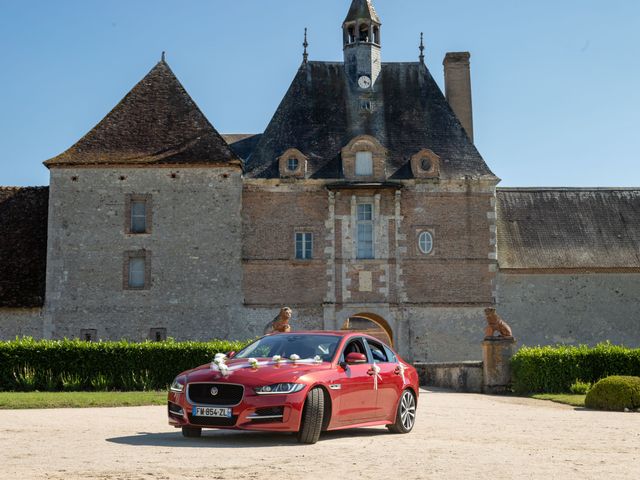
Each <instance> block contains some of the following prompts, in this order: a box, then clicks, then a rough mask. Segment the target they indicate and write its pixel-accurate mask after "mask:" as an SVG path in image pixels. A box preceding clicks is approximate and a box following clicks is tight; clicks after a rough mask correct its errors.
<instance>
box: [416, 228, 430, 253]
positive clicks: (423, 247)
mask: <svg viewBox="0 0 640 480" xmlns="http://www.w3.org/2000/svg"><path fill="white" fill-rule="evenodd" d="M418 246H419V247H420V251H421V252H422V253H424V254H425V255H429V254H430V253H431V252H432V251H433V235H431V233H430V232H422V233H421V234H420V237H419V238H418Z"/></svg>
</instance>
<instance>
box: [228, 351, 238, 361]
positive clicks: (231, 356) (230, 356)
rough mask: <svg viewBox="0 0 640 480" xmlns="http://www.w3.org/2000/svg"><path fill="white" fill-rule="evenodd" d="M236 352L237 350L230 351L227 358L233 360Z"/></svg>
mask: <svg viewBox="0 0 640 480" xmlns="http://www.w3.org/2000/svg"><path fill="white" fill-rule="evenodd" d="M235 354H236V352H229V353H227V358H228V359H229V360H231V359H232V358H233V357H234V355H235Z"/></svg>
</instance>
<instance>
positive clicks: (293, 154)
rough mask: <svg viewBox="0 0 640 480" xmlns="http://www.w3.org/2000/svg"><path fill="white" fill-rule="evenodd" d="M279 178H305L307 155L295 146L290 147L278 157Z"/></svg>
mask: <svg viewBox="0 0 640 480" xmlns="http://www.w3.org/2000/svg"><path fill="white" fill-rule="evenodd" d="M278 164H279V170H280V177H281V178H305V177H306V175H307V157H306V156H305V155H303V154H302V152H301V151H300V150H298V149H297V148H290V149H289V150H287V151H286V152H284V153H283V154H282V156H280V157H279V158H278Z"/></svg>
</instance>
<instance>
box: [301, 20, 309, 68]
mask: <svg viewBox="0 0 640 480" xmlns="http://www.w3.org/2000/svg"><path fill="white" fill-rule="evenodd" d="M302 46H303V47H304V53H303V54H302V61H303V62H304V63H307V62H308V61H309V53H308V52H307V47H308V46H309V42H307V29H306V28H305V29H304V42H303V44H302Z"/></svg>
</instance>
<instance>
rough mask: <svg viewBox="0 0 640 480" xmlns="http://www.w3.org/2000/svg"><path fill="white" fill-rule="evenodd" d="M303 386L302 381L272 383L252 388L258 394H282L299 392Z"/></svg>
mask: <svg viewBox="0 0 640 480" xmlns="http://www.w3.org/2000/svg"><path fill="white" fill-rule="evenodd" d="M303 388H304V384H302V383H276V384H274V385H264V386H263V387H256V388H254V390H255V391H256V393H257V394H258V395H282V394H286V393H295V392H299V391H300V390H302V389H303Z"/></svg>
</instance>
